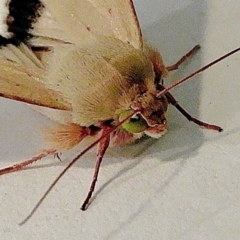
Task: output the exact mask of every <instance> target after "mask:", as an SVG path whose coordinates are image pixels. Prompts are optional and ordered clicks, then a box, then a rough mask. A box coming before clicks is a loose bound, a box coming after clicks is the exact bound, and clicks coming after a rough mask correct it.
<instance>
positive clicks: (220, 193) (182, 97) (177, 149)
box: [0, 0, 240, 240]
mask: <svg viewBox="0 0 240 240" xmlns="http://www.w3.org/2000/svg"><path fill="white" fill-rule="evenodd" d="M135 4H136V10H137V13H138V17H139V20H140V23H141V26H142V30H143V33H144V36H145V38H146V39H147V40H148V41H149V42H150V43H152V44H153V45H155V46H156V47H157V48H158V49H159V51H160V52H161V54H162V56H163V57H164V60H165V62H166V64H167V65H168V64H172V63H174V62H175V61H176V60H177V59H178V58H179V57H180V56H182V55H183V54H185V53H186V52H187V51H188V50H190V49H191V48H192V47H193V46H194V45H196V44H201V46H202V49H201V51H200V52H199V53H198V54H197V55H196V56H194V57H193V58H192V59H191V60H190V61H188V63H187V64H184V65H183V66H182V68H181V69H179V70H178V71H176V72H175V73H171V74H170V76H169V78H168V80H167V81H166V84H167V83H168V82H171V81H173V80H176V79H179V78H180V77H182V76H186V75H187V74H188V73H190V72H193V71H194V70H196V69H197V68H199V67H201V66H203V65H204V64H207V63H209V62H210V61H212V60H214V59H216V58H217V57H219V56H221V55H223V54H225V53H226V52H228V51H230V50H233V49H234V48H236V47H239V46H240V44H239V43H240V41H239V39H240V35H239V32H240V17H239V9H240V1H231V0H218V1H215V0H208V1H199V0H182V1H176V0H175V1H174V0H161V1H160V0H148V1H145V0H135ZM239 60H240V53H239V54H236V55H234V56H232V57H231V58H229V59H227V60H225V61H224V62H221V63H219V64H218V65H217V66H215V67H213V68H211V69H209V70H207V71H206V72H205V73H204V74H201V75H200V76H198V77H196V78H194V79H192V80H191V81H189V82H187V83H185V84H184V85H182V86H181V87H178V88H176V89H175V90H174V91H173V93H174V95H175V96H176V98H177V99H178V100H179V101H180V103H181V104H182V106H184V107H185V108H186V109H188V110H189V112H190V113H191V114H193V115H194V116H196V117H198V118H201V119H202V120H205V121H208V122H210V123H215V124H219V125H220V126H222V127H223V128H224V132H223V133H217V132H213V131H207V130H203V129H199V128H198V127H197V126H195V125H194V124H191V123H188V122H187V121H186V120H185V119H184V118H183V117H182V116H181V115H180V114H179V113H178V112H177V111H176V110H175V109H173V107H171V110H170V112H169V132H168V133H167V134H166V135H165V136H164V137H163V138H161V139H159V140H157V141H156V140H147V141H145V142H143V143H140V144H138V145H135V146H127V147H123V148H116V149H111V150H110V151H109V152H108V154H107V156H106V158H105V160H104V163H103V165H102V168H101V171H100V178H99V181H98V184H97V189H96V193H95V196H96V195H97V197H96V199H95V200H94V201H93V203H92V204H91V206H90V207H89V209H88V210H87V211H86V212H82V211H80V210H79V207H80V205H81V203H82V201H83V199H84V198H85V196H86V193H87V191H88V188H89V184H90V181H91V178H92V173H93V170H94V163H95V162H94V154H93V153H89V154H87V155H86V156H85V157H84V158H82V160H80V161H79V162H78V163H77V164H76V165H75V166H74V167H72V168H71V170H70V171H69V172H68V173H67V174H66V175H65V176H64V177H63V179H62V180H61V181H60V182H59V183H58V185H57V187H56V188H55V189H54V190H53V191H52V192H51V194H50V195H49V196H48V198H47V199H46V201H44V203H43V204H42V205H41V207H40V209H39V210H38V211H37V213H36V214H35V215H34V216H33V218H32V219H31V220H30V221H29V222H28V223H27V224H26V225H24V226H22V227H20V226H18V223H19V222H20V221H21V220H22V219H23V218H24V217H26V215H27V214H28V213H29V212H30V210H31V209H32V207H33V206H34V204H35V203H36V202H37V201H38V200H39V198H40V197H41V196H42V194H43V192H44V191H45V190H46V189H47V187H48V186H49V185H50V183H52V181H53V180H54V179H55V177H56V176H57V175H58V174H59V173H60V172H61V171H62V170H63V168H64V167H65V166H66V165H67V163H68V161H69V160H70V159H71V158H72V157H73V156H75V153H71V154H70V156H68V158H67V160H66V161H63V162H62V163H59V161H58V160H56V159H52V158H49V159H45V160H42V161H41V162H40V163H39V164H35V165H32V166H31V167H30V168H28V169H26V170H24V171H21V172H17V173H12V174H8V175H4V176H1V177H0V237H1V239H4V240H5V239H24V240H26V239H35V240H36V239H106V240H107V239H132V240H133V239H138V240H139V239H164V240H165V239H166V240H175V239H176V240H180V239H195V240H198V239H213V240H215V239H216V240H221V239H224V240H225V239H231V240H233V239H239V238H240V187H239V186H240V185H239V184H240V143H239V140H240V124H239V119H240V106H239V103H240V61H239ZM0 105H1V107H0V116H1V118H0V124H1V130H0V143H1V150H0V166H2V167H5V166H8V165H11V164H14V163H16V162H19V161H20V160H23V159H27V158H29V157H31V156H33V155H34V154H36V153H37V152H38V150H39V148H41V147H42V144H41V141H40V139H41V138H40V135H39V130H41V129H42V127H44V126H45V125H48V124H49V120H47V119H46V118H45V117H43V116H41V115H40V114H38V113H37V112H34V111H33V110H31V109H30V108H28V107H26V106H25V105H24V104H22V103H16V102H13V101H10V100H4V99H0Z"/></svg>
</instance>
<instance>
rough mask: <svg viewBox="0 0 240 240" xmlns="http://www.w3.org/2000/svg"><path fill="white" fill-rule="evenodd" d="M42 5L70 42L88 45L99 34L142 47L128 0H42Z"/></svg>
mask: <svg viewBox="0 0 240 240" xmlns="http://www.w3.org/2000/svg"><path fill="white" fill-rule="evenodd" d="M44 3H45V6H46V8H47V9H48V10H49V11H50V12H51V14H52V15H53V18H54V19H56V21H57V22H58V23H59V25H60V26H61V27H62V29H64V32H65V34H66V35H67V36H68V38H69V39H70V41H71V42H72V43H75V44H80V43H83V42H90V41H91V40H93V39H94V38H95V37H96V35H102V36H112V37H115V38H118V39H120V40H121V41H123V42H125V43H130V44H131V45H132V46H134V47H135V48H137V49H141V48H142V35H141V30H140V27H139V22H138V19H137V16H136V13H135V10H134V6H133V3H132V1H131V0H117V1H116V0H115V1H114V0H102V1H99V0H69V1H65V0H59V1H52V0H45V1H44Z"/></svg>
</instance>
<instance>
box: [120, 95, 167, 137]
mask: <svg viewBox="0 0 240 240" xmlns="http://www.w3.org/2000/svg"><path fill="white" fill-rule="evenodd" d="M167 106H168V102H167V99H166V97H165V96H163V97H161V98H156V97H155V96H154V95H152V94H151V93H149V92H147V93H145V94H143V95H141V96H139V97H138V98H137V99H136V101H134V102H133V103H132V105H131V106H130V108H131V109H141V111H140V113H138V114H136V115H134V116H133V117H131V118H130V119H129V120H128V121H126V122H124V123H123V125H122V128H123V129H125V130H126V131H128V132H130V133H133V134H134V133H135V134H136V133H144V134H146V135H148V136H150V137H153V138H159V137H161V136H162V135H163V134H165V132H166V130H167V120H166V111H167ZM131 109H126V110H124V111H123V112H122V113H121V114H120V116H119V120H120V121H121V120H123V119H124V118H126V117H127V116H128V115H129V113H131V111H132V110H131Z"/></svg>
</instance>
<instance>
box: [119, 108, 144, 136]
mask: <svg viewBox="0 0 240 240" xmlns="http://www.w3.org/2000/svg"><path fill="white" fill-rule="evenodd" d="M130 113H131V110H126V111H124V112H122V113H121V114H120V116H119V121H122V120H123V119H124V118H126V117H127V116H128V115H129V114H130ZM147 127H148V125H147V122H146V121H145V120H144V119H143V118H142V117H141V115H139V114H138V115H136V116H134V117H131V118H130V119H129V120H128V121H126V122H124V123H123V124H122V128H123V129H125V130H126V131H128V132H130V133H140V132H143V131H145V130H146V129H147Z"/></svg>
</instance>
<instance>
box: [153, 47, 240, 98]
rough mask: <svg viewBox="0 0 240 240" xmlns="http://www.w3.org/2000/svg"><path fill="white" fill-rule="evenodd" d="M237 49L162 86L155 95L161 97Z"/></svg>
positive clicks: (236, 50)
mask: <svg viewBox="0 0 240 240" xmlns="http://www.w3.org/2000/svg"><path fill="white" fill-rule="evenodd" d="M238 51H240V48H236V49H235V50H233V51H231V52H229V53H227V54H225V55H223V56H222V57H220V58H218V59H216V60H214V61H212V62H211V63H209V64H207V65H205V66H203V67H202V68H200V69H198V70H197V71H195V72H193V73H191V74H190V75H188V76H187V77H185V78H183V79H180V80H178V81H177V82H175V83H173V84H171V85H170V86H168V87H166V88H164V89H163V90H162V91H161V92H159V93H158V94H157V97H161V96H163V95H164V94H166V93H167V92H169V91H170V90H171V89H172V88H174V87H176V86H178V85H180V84H182V83H183V82H185V81H187V80H188V79H190V78H192V77H193V76H195V75H197V74H199V73H201V72H203V71H204V70H206V69H207V68H209V67H211V66H213V65H215V64H216V63H218V62H220V61H222V60H223V59H225V58H227V57H229V56H231V55H233V54H234V53H236V52H238Z"/></svg>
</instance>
